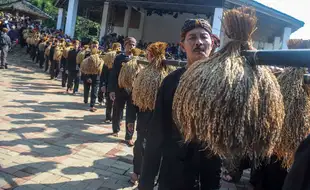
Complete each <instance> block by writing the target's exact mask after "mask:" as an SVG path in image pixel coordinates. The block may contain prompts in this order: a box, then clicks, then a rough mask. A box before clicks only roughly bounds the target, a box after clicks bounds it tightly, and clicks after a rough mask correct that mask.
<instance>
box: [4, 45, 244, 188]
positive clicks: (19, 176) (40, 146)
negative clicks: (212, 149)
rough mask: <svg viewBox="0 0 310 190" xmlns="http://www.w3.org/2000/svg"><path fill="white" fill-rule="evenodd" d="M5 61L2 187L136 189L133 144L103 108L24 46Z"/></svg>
mask: <svg viewBox="0 0 310 190" xmlns="http://www.w3.org/2000/svg"><path fill="white" fill-rule="evenodd" d="M9 64H10V68H9V70H0V78H1V80H0V105H1V109H0V139H1V141H0V189H24V190H30V189H31V190H36V189H40V190H41V189H44V190H49V189H50V190H53V189H63V190H70V189H74V190H76V189H81V190H82V189H83V190H84V189H89V190H96V189H100V190H105V189H134V187H133V186H132V185H131V184H130V183H128V181H129V176H130V173H131V172H132V158H133V156H132V148H129V147H127V145H125V144H124V143H123V141H122V139H124V135H125V134H124V130H122V132H121V133H120V137H119V138H115V137H113V136H111V135H110V134H111V125H105V124H104V123H103V120H104V118H105V116H104V108H103V107H98V108H99V109H98V111H97V112H96V113H91V112H89V111H88V108H89V105H88V104H87V105H85V104H84V103H83V98H82V96H81V95H79V96H72V95H67V94H65V93H64V92H65V89H64V88H61V85H60V83H61V82H60V81H55V80H50V79H49V76H48V75H47V74H45V73H43V72H42V70H41V69H39V68H38V66H37V65H36V64H34V63H32V61H30V59H29V56H28V55H25V53H24V52H21V51H18V52H15V53H13V54H12V53H11V54H10V55H9ZM80 91H81V90H80ZM246 178H247V177H245V178H244V179H245V180H246ZM244 184H245V182H244V180H242V182H241V183H240V184H239V185H237V186H238V187H239V188H238V189H246V188H244V186H245V185H244ZM222 189H223V190H224V189H226V190H227V189H230V190H234V189H237V188H236V187H235V185H233V184H226V183H223V184H222Z"/></svg>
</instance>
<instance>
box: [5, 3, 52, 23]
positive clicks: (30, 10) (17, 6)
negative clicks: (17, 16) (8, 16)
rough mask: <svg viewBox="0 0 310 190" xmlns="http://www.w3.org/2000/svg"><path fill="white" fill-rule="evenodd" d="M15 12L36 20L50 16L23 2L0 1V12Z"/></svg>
mask: <svg viewBox="0 0 310 190" xmlns="http://www.w3.org/2000/svg"><path fill="white" fill-rule="evenodd" d="M12 9H13V10H17V11H20V12H23V13H25V14H28V15H31V16H33V17H36V18H41V19H48V18H52V17H51V16H50V15H48V14H47V13H45V12H44V11H42V10H41V9H39V8H38V7H36V6H34V5H33V4H31V3H29V2H28V1H25V0H1V2H0V10H12Z"/></svg>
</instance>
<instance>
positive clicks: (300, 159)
mask: <svg viewBox="0 0 310 190" xmlns="http://www.w3.org/2000/svg"><path fill="white" fill-rule="evenodd" d="M309 158H310V135H309V136H308V137H307V138H306V139H305V140H304V141H303V142H301V143H300V145H299V147H298V149H297V151H296V154H295V160H294V164H293V166H292V168H291V170H290V171H289V173H288V175H287V176H286V179H285V182H284V185H283V188H282V189H283V190H309V189H310V180H309V176H310V160H309Z"/></svg>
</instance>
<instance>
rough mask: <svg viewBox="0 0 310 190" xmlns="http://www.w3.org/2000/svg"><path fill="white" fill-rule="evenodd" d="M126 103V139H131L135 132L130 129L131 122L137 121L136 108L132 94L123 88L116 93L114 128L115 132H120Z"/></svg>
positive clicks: (113, 117) (113, 116)
mask: <svg viewBox="0 0 310 190" xmlns="http://www.w3.org/2000/svg"><path fill="white" fill-rule="evenodd" d="M125 104H126V122H125V123H126V136H125V140H131V139H132V136H133V133H134V132H131V131H129V130H128V124H129V123H135V121H136V116H135V115H136V108H135V106H134V105H133V103H132V99H131V94H129V93H128V92H126V91H125V90H122V91H121V92H117V93H116V98H115V100H114V105H113V115H112V129H113V133H118V132H119V131H120V123H121V119H122V116H123V110H124V107H125Z"/></svg>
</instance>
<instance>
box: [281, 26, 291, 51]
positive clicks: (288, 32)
mask: <svg viewBox="0 0 310 190" xmlns="http://www.w3.org/2000/svg"><path fill="white" fill-rule="evenodd" d="M291 33H292V29H291V28H289V27H285V28H284V32H283V37H282V49H288V47H287V41H288V40H289V39H290V36H291Z"/></svg>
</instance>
